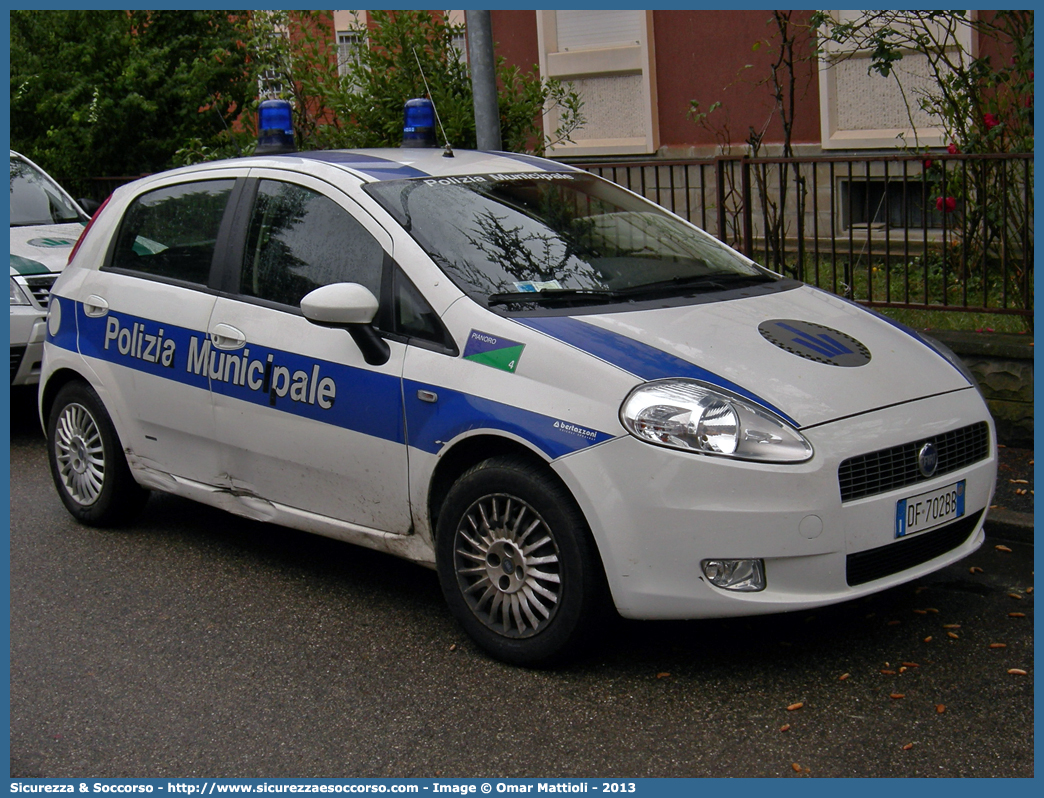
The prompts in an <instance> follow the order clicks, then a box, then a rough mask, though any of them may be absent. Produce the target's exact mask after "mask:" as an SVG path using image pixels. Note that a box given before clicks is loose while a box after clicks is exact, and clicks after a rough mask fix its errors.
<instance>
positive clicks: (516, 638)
mask: <svg viewBox="0 0 1044 798" xmlns="http://www.w3.org/2000/svg"><path fill="white" fill-rule="evenodd" d="M436 559H437V565H438V573H439V582H440V584H441V585H442V591H443V594H444V595H445V597H446V600H447V602H448V603H449V606H450V609H451V610H452V611H453V614H454V615H455V616H456V618H457V620H458V621H459V622H460V623H461V625H462V626H463V627H464V628H465V630H466V631H467V632H468V634H469V635H470V636H471V637H472V638H473V639H474V640H475V642H476V643H478V645H479V646H481V647H482V648H483V649H485V650H486V651H487V652H488V653H489V654H491V655H492V656H494V657H496V658H497V659H500V660H503V661H505V662H509V663H511V664H515V665H528V666H540V665H546V664H550V663H552V662H554V661H557V660H560V659H562V658H563V657H565V656H567V655H568V654H570V653H572V652H573V651H574V650H575V649H576V647H577V646H578V645H579V643H580V642H582V640H583V638H584V637H585V636H586V634H588V633H589V632H591V631H592V628H591V625H590V624H589V623H588V622H589V621H590V620H592V619H593V617H594V616H596V615H597V614H598V611H599V609H600V604H601V602H602V600H603V595H602V591H601V585H602V583H603V578H602V574H601V565H600V563H599V559H598V555H597V553H596V552H595V549H594V545H593V543H592V542H591V538H590V533H589V531H588V529H587V524H586V523H585V521H584V518H583V515H582V513H581V512H580V509H579V507H577V505H576V502H575V501H574V500H573V498H572V496H570V495H569V493H568V492H567V491H566V490H565V489H564V488H563V487H562V486H561V485H560V484H559V483H558V482H557V481H556V480H554V479H553V478H552V477H551V476H550V475H549V474H547V473H546V472H545V471H543V470H542V469H541V468H539V467H538V466H535V465H533V464H531V463H530V462H528V461H526V460H521V459H516V458H510V457H498V458H493V459H490V460H486V461H485V462H482V463H479V464H478V465H476V466H474V467H472V468H471V469H469V470H468V471H466V472H465V473H464V474H463V475H462V476H461V477H460V479H458V480H457V482H456V483H455V484H454V485H453V487H452V488H451V489H450V491H449V493H448V494H447V496H446V501H445V503H444V504H443V507H442V511H441V513H440V514H439V520H438V529H437V533H436Z"/></svg>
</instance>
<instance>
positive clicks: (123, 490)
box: [47, 382, 149, 526]
mask: <svg viewBox="0 0 1044 798" xmlns="http://www.w3.org/2000/svg"><path fill="white" fill-rule="evenodd" d="M47 454H48V460H49V461H50V464H51V476H52V478H53V479H54V485H55V487H56V488H57V489H58V495H59V496H60V497H61V499H62V502H63V503H64V504H65V507H66V509H68V510H69V512H70V513H72V514H73V516H74V517H75V518H76V519H77V520H79V521H80V522H82V523H84V524H90V525H91V526H117V525H119V524H122V523H126V522H127V521H130V520H131V519H132V518H134V516H136V515H137V514H138V512H139V511H140V510H141V508H142V507H144V506H145V501H146V500H147V499H148V497H149V492H148V491H147V490H145V489H144V488H142V487H141V486H140V485H138V483H137V482H135V481H134V477H133V476H132V475H131V472H130V468H129V467H128V466H127V458H126V457H125V456H124V454H123V449H122V448H121V446H120V440H119V437H118V436H117V435H116V429H115V427H113V425H112V420H111V419H110V418H109V414H108V413H106V412H105V407H104V406H103V405H102V403H101V399H99V398H98V394H96V393H95V392H94V390H93V389H91V388H90V386H88V385H85V384H84V383H80V382H71V383H69V384H68V385H65V386H64V387H63V388H62V389H61V390H60V391H59V392H58V396H57V397H56V398H55V401H54V406H53V407H52V408H51V414H50V417H49V418H48V423H47Z"/></svg>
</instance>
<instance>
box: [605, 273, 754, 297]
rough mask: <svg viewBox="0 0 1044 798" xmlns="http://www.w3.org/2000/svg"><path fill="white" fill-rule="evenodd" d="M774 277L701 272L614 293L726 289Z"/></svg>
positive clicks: (686, 291)
mask: <svg viewBox="0 0 1044 798" xmlns="http://www.w3.org/2000/svg"><path fill="white" fill-rule="evenodd" d="M773 281H774V278H772V277H769V276H768V275H766V274H737V273H734V272H732V273H730V272H725V273H721V274H701V275H699V276H698V277H693V276H691V275H689V276H685V277H672V278H671V279H670V280H659V281H657V282H655V283H645V284H644V285H632V286H629V287H627V288H619V289H617V290H616V291H615V292H614V293H615V294H617V295H618V296H626V297H628V298H631V299H633V298H634V297H635V296H636V295H645V294H664V293H668V294H669V293H674V292H679V293H694V292H695V293H704V292H709V291H728V290H729V289H732V288H740V287H742V286H746V285H758V284H759V283H770V282H773Z"/></svg>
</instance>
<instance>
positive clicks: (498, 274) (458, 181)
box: [366, 172, 776, 305]
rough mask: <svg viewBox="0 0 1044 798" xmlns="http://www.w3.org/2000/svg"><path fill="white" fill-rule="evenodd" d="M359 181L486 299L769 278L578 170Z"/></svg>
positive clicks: (621, 293)
mask: <svg viewBox="0 0 1044 798" xmlns="http://www.w3.org/2000/svg"><path fill="white" fill-rule="evenodd" d="M366 190H367V192H369V193H370V195H371V196H373V197H374V198H375V199H376V200H377V201H378V202H380V203H381V205H382V206H383V207H384V208H385V209H386V210H387V211H388V212H389V213H391V214H392V215H393V216H394V217H395V218H396V219H397V220H398V221H399V223H400V224H401V225H402V226H403V227H404V228H405V229H406V230H407V231H408V232H409V233H410V235H412V236H413V238H414V239H415V240H416V241H417V243H418V244H420V246H421V247H423V248H424V250H425V251H426V252H427V253H428V255H429V256H430V257H431V258H432V259H433V260H434V261H435V263H437V264H438V265H439V267H440V268H441V269H442V270H443V271H445V272H446V274H448V275H449V276H450V278H451V279H452V280H453V281H454V282H455V283H456V284H457V285H458V286H459V287H460V288H461V289H462V290H463V291H465V292H466V293H467V294H469V295H470V296H472V297H473V298H475V299H477V300H478V301H480V302H483V303H484V304H489V305H494V304H511V303H516V302H529V303H534V302H535V303H538V304H553V303H555V302H556V301H561V300H565V301H568V302H571V303H576V302H599V301H619V300H621V299H636V298H643V297H645V296H646V295H653V294H663V293H675V294H684V293H686V292H689V293H692V292H706V291H717V290H723V289H725V288H732V287H736V286H737V285H739V284H750V283H756V282H768V281H772V280H775V279H776V278H775V276H774V275H772V274H771V273H770V272H768V271H766V270H764V269H762V268H760V267H759V266H757V265H755V264H754V263H752V262H750V261H749V260H747V259H746V258H744V257H743V256H742V255H740V254H739V253H737V252H735V251H734V250H732V249H730V248H728V247H726V246H725V245H723V244H721V243H720V242H719V241H717V240H716V239H714V238H712V237H711V236H709V235H707V234H706V233H704V232H703V231H701V230H698V229H697V228H695V227H693V226H691V225H689V224H686V223H685V222H683V221H681V220H679V219H677V218H675V217H673V216H671V215H670V214H668V213H667V212H666V211H664V210H663V209H662V208H660V207H659V206H657V205H654V204H652V203H650V202H647V201H645V200H643V199H641V198H640V197H635V196H633V195H631V194H629V193H628V192H625V191H623V190H622V189H620V188H619V187H618V186H615V185H614V184H612V183H609V182H607V181H605V180H601V179H600V178H597V177H594V176H593V175H588V174H586V173H575V172H564V173H537V174H519V175H515V174H501V175H474V176H469V177H446V178H420V179H415V180H400V181H388V182H380V183H370V184H368V185H367V186H366ZM526 295H529V296H526Z"/></svg>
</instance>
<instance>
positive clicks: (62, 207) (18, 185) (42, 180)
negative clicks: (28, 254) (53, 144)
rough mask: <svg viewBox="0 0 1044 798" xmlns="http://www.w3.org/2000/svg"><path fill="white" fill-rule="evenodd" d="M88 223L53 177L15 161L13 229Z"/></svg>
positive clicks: (12, 183)
mask: <svg viewBox="0 0 1044 798" xmlns="http://www.w3.org/2000/svg"><path fill="white" fill-rule="evenodd" d="M85 221H87V220H86V218H85V217H84V215H83V214H82V213H81V212H80V211H79V209H77V208H76V207H75V206H74V205H73V204H72V203H71V202H70V201H69V199H68V198H67V197H66V196H65V194H64V192H63V191H62V190H61V189H60V188H58V186H57V184H56V183H55V182H54V181H53V180H51V178H49V177H48V176H47V175H45V174H44V173H43V172H41V171H40V170H39V169H36V168H34V167H33V165H32V164H30V163H28V162H27V161H23V160H22V159H21V158H15V157H12V158H11V227H24V226H27V225H37V224H61V223H64V222H85Z"/></svg>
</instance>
